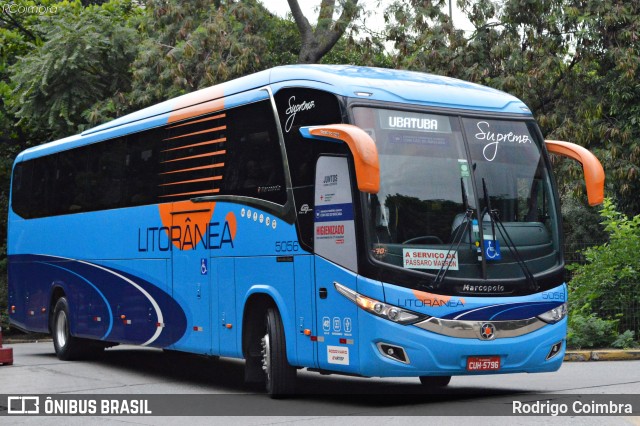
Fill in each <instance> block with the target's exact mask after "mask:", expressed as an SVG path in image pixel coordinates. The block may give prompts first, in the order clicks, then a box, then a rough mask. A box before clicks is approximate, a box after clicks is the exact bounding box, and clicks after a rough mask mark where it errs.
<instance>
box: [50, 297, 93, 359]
mask: <svg viewBox="0 0 640 426" xmlns="http://www.w3.org/2000/svg"><path fill="white" fill-rule="evenodd" d="M70 318H71V317H70V316H69V303H68V302H67V299H66V297H61V298H59V299H58V301H57V302H56V306H55V307H54V308H53V317H52V323H51V334H52V336H53V347H54V349H55V351H56V356H57V357H58V359H60V360H62V361H72V360H77V359H84V358H93V357H96V356H98V355H99V354H100V353H101V352H102V351H103V350H104V345H102V344H101V343H99V342H92V341H91V340H87V339H80V338H78V337H74V336H72V335H71V333H70V332H69V321H70Z"/></svg>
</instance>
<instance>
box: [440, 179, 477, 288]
mask: <svg viewBox="0 0 640 426" xmlns="http://www.w3.org/2000/svg"><path fill="white" fill-rule="evenodd" d="M460 190H461V191H462V206H463V208H464V211H465V212H464V218H463V219H462V223H461V224H460V225H459V226H458V227H457V228H456V229H455V230H454V232H455V234H454V236H453V240H451V244H449V248H448V249H447V254H446V256H445V258H444V261H443V262H442V265H440V269H439V270H438V273H437V274H436V277H435V279H434V280H433V288H434V289H437V288H438V287H439V286H440V285H441V284H442V282H443V281H444V277H445V275H447V272H449V267H450V266H451V260H450V259H449V254H451V251H452V249H453V245H454V244H456V240H457V244H456V248H455V250H453V251H454V253H456V256H457V255H458V253H459V252H458V249H459V248H460V244H461V243H462V239H463V237H464V234H465V232H467V230H468V231H469V242H471V227H470V226H469V225H470V224H471V218H472V216H473V210H472V209H471V208H470V207H469V198H468V197H467V189H466V188H465V186H464V178H460ZM462 224H464V228H462V230H459V229H460V226H462ZM459 263H460V258H459V257H458V264H459ZM445 265H446V268H445Z"/></svg>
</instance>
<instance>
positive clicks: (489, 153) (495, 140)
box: [475, 121, 531, 161]
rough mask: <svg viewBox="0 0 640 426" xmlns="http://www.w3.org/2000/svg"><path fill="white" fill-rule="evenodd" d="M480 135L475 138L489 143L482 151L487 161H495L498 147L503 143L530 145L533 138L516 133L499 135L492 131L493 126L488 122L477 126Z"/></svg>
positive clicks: (479, 123)
mask: <svg viewBox="0 0 640 426" xmlns="http://www.w3.org/2000/svg"><path fill="white" fill-rule="evenodd" d="M477 127H478V133H476V134H475V137H476V139H477V140H479V141H486V142H488V143H487V144H486V145H485V146H484V148H483V149H482V155H484V158H485V160H487V161H493V160H495V158H496V155H497V154H498V145H500V144H501V143H518V144H530V143H531V138H530V137H529V135H525V134H517V133H514V132H509V133H499V132H493V131H491V125H490V124H489V123H487V122H486V121H480V122H478V124H477Z"/></svg>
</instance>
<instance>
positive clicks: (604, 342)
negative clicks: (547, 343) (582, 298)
mask: <svg viewBox="0 0 640 426" xmlns="http://www.w3.org/2000/svg"><path fill="white" fill-rule="evenodd" d="M617 326H618V323H617V321H615V320H614V321H612V320H604V319H601V318H598V317H597V316H596V315H595V314H590V315H587V316H584V315H580V314H573V315H571V317H570V320H569V329H568V332H567V346H569V347H570V348H576V349H583V348H606V347H610V346H612V343H613V342H614V341H616V338H617V336H618V333H617V332H616V329H617Z"/></svg>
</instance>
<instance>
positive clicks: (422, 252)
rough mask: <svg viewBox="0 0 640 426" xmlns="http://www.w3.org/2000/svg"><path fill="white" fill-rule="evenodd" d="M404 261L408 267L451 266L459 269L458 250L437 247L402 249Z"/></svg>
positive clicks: (454, 269) (435, 267)
mask: <svg viewBox="0 0 640 426" xmlns="http://www.w3.org/2000/svg"><path fill="white" fill-rule="evenodd" d="M402 263H403V266H404V267H405V268H407V269H440V268H445V269H446V268H447V267H448V268H449V270H451V271H457V270H458V269H459V268H458V252H457V251H455V250H451V251H448V250H437V249H406V248H405V249H402Z"/></svg>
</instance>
